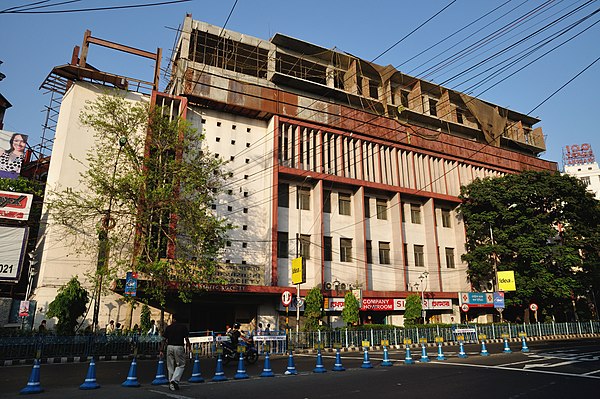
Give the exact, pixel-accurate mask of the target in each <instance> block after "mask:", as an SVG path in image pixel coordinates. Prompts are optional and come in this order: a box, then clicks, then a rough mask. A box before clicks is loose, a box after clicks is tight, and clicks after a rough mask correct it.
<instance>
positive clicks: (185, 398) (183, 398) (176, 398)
mask: <svg viewBox="0 0 600 399" xmlns="http://www.w3.org/2000/svg"><path fill="white" fill-rule="evenodd" d="M150 392H154V393H159V394H161V395H165V396H168V397H169V398H174V399H194V398H193V397H191V396H183V395H175V394H174V393H170V392H164V391H156V390H154V389H150Z"/></svg>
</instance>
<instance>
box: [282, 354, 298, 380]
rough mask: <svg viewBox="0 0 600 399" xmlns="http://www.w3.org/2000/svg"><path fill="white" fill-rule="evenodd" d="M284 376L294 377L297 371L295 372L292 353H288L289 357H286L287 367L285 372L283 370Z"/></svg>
mask: <svg viewBox="0 0 600 399" xmlns="http://www.w3.org/2000/svg"><path fill="white" fill-rule="evenodd" d="M284 374H285V375H296V374H298V371H297V370H296V365H295V364H294V352H292V351H290V355H289V356H288V365H287V370H285V373H284Z"/></svg>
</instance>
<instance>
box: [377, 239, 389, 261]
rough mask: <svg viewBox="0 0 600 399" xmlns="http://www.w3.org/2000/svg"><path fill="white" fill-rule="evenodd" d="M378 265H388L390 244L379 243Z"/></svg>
mask: <svg viewBox="0 0 600 399" xmlns="http://www.w3.org/2000/svg"><path fill="white" fill-rule="evenodd" d="M379 264H380V265H389V264H390V243H389V242H383V241H379Z"/></svg>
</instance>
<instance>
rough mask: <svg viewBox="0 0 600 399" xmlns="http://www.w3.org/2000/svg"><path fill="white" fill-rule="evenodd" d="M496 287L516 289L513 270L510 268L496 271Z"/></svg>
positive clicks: (501, 289) (507, 289) (509, 289)
mask: <svg viewBox="0 0 600 399" xmlns="http://www.w3.org/2000/svg"><path fill="white" fill-rule="evenodd" d="M498 289H499V290H500V291H516V290H517V285H516V283H515V272H514V271H512V270H508V271H504V272H498Z"/></svg>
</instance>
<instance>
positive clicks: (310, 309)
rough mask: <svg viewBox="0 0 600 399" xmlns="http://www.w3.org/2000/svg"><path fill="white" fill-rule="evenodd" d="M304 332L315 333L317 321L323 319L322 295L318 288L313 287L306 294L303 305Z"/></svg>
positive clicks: (317, 326)
mask: <svg viewBox="0 0 600 399" xmlns="http://www.w3.org/2000/svg"><path fill="white" fill-rule="evenodd" d="M304 317H305V318H306V320H305V322H304V330H305V331H315V330H317V329H318V328H319V320H321V318H322V317H323V294H322V293H321V290H320V289H319V287H313V288H311V289H310V291H308V294H306V302H305V304H304Z"/></svg>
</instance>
